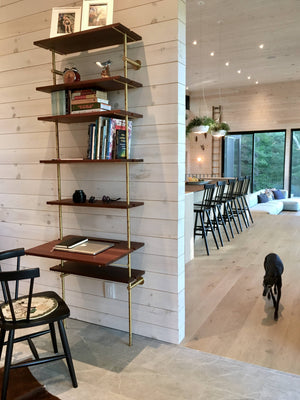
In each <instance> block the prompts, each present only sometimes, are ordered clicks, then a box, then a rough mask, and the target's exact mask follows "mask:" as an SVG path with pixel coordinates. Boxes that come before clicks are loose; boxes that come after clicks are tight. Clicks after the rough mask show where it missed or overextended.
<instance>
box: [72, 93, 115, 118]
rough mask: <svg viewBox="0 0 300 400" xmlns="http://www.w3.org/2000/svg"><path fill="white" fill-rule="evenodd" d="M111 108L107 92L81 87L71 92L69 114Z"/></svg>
mask: <svg viewBox="0 0 300 400" xmlns="http://www.w3.org/2000/svg"><path fill="white" fill-rule="evenodd" d="M104 110H105V111H107V110H111V105H109V104H108V100H107V93H106V92H102V91H101V90H96V89H82V90H77V91H72V93H71V104H70V111H71V114H79V113H84V112H93V111H104Z"/></svg>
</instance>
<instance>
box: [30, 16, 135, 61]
mask: <svg viewBox="0 0 300 400" xmlns="http://www.w3.org/2000/svg"><path fill="white" fill-rule="evenodd" d="M125 34H126V35H127V42H128V43H130V42H136V41H139V40H141V39H142V37H141V36H140V35H138V34H137V33H135V32H133V31H131V30H130V29H128V28H127V27H126V26H124V25H122V24H120V23H116V24H111V25H106V26H101V27H100V28H95V29H87V30H85V31H81V32H75V33H69V34H67V35H62V36H57V37H53V38H48V39H43V40H38V41H35V42H33V44H34V45H35V46H39V47H42V48H43V49H46V50H51V51H55V52H56V53H58V54H71V53H77V52H79V51H88V50H93V49H98V48H99V49H100V48H103V47H108V46H115V45H120V44H123V43H124V35H125Z"/></svg>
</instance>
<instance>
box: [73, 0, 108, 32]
mask: <svg viewBox="0 0 300 400" xmlns="http://www.w3.org/2000/svg"><path fill="white" fill-rule="evenodd" d="M113 7H114V0H103V1H101V0H99V1H97V0H83V3H82V18H81V30H82V31H84V30H87V29H94V28H98V27H100V26H105V25H110V24H112V23H113Z"/></svg>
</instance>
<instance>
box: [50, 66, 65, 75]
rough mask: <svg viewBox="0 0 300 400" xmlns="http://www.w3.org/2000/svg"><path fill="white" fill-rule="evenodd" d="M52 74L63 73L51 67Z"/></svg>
mask: <svg viewBox="0 0 300 400" xmlns="http://www.w3.org/2000/svg"><path fill="white" fill-rule="evenodd" d="M51 72H52V74H56V75H61V76H62V75H63V74H64V73H63V72H62V71H59V70H58V69H55V68H52V69H51Z"/></svg>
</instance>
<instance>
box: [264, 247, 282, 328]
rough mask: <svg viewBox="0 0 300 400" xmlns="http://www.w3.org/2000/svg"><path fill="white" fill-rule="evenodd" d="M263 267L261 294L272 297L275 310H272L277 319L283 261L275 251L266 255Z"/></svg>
mask: <svg viewBox="0 0 300 400" xmlns="http://www.w3.org/2000/svg"><path fill="white" fill-rule="evenodd" d="M264 268H265V272H266V274H265V276H264V282H263V286H264V291H263V296H266V295H268V299H270V297H272V300H273V304H274V307H275V312H274V320H275V321H277V320H278V307H279V301H280V297H281V286H282V279H281V275H282V273H283V263H282V261H281V259H280V258H279V256H278V255H277V254H275V253H270V254H268V255H267V256H266V258H265V262H264ZM273 286H274V293H273V290H272V288H273ZM274 294H275V295H276V294H277V299H276V298H275V296H274Z"/></svg>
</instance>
